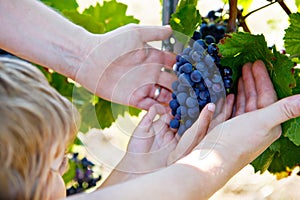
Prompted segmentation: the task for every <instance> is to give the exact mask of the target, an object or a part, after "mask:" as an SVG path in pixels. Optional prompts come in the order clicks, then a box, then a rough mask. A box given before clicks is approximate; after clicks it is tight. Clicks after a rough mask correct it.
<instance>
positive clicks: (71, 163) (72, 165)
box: [62, 159, 76, 184]
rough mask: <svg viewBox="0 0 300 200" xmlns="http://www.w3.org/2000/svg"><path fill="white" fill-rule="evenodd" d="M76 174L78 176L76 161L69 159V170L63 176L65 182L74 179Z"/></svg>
mask: <svg viewBox="0 0 300 200" xmlns="http://www.w3.org/2000/svg"><path fill="white" fill-rule="evenodd" d="M75 176H76V163H75V162H74V161H73V160H71V159H69V167H68V171H66V173H64V175H63V176H62V177H63V180H64V182H65V184H67V183H69V182H70V181H72V180H73V178H74V177H75Z"/></svg>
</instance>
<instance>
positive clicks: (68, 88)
mask: <svg viewBox="0 0 300 200" xmlns="http://www.w3.org/2000/svg"><path fill="white" fill-rule="evenodd" d="M50 84H51V86H52V87H54V88H55V89H56V90H57V91H58V92H59V93H60V94H61V95H63V96H65V97H67V98H68V99H69V100H71V99H72V94H73V87H74V84H73V83H70V82H69V81H68V79H67V78H66V77H65V76H63V75H60V74H58V73H55V72H54V73H52V79H51V82H50Z"/></svg>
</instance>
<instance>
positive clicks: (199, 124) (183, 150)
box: [168, 103, 215, 164]
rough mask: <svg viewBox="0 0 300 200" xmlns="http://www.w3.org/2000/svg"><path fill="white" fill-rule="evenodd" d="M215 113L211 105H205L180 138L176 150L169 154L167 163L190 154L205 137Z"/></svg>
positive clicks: (213, 106)
mask: <svg viewBox="0 0 300 200" xmlns="http://www.w3.org/2000/svg"><path fill="white" fill-rule="evenodd" d="M214 111H215V105H214V104H213V103H209V104H207V105H206V106H205V107H204V108H203V110H202V111H201V113H200V116H199V118H198V119H197V121H196V122H195V123H194V124H193V125H192V127H190V128H189V129H188V130H187V131H186V132H185V133H184V134H183V136H182V137H181V138H180V140H179V142H178V144H177V147H176V149H175V150H174V151H173V152H172V153H171V154H170V156H169V160H168V163H169V164H170V163H173V162H175V161H177V160H178V159H180V158H182V157H183V156H185V155H187V154H188V153H190V152H191V151H192V150H193V149H194V148H195V147H196V146H197V145H198V143H199V142H200V140H201V139H202V138H203V137H204V136H205V135H206V133H207V130H208V127H209V125H210V122H211V120H212V117H213V113H214Z"/></svg>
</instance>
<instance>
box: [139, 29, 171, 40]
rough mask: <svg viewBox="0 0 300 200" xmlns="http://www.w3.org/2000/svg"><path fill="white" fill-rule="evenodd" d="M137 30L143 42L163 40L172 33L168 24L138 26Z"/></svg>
mask: <svg viewBox="0 0 300 200" xmlns="http://www.w3.org/2000/svg"><path fill="white" fill-rule="evenodd" d="M138 31H139V33H140V37H141V40H142V41H143V42H150V41H158V40H165V39H167V38H168V37H170V36H171V34H172V29H171V27H170V26H139V27H138Z"/></svg>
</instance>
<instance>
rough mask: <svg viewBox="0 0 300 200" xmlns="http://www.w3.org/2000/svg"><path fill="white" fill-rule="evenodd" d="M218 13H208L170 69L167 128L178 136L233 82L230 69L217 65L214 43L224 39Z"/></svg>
mask: <svg viewBox="0 0 300 200" xmlns="http://www.w3.org/2000/svg"><path fill="white" fill-rule="evenodd" d="M222 11H223V10H222V9H220V10H217V11H210V12H209V13H208V15H207V16H206V17H205V18H203V23H202V24H201V26H200V28H199V31H198V30H197V31H195V32H194V35H193V37H192V38H191V40H190V42H189V47H187V48H185V49H184V50H183V51H182V53H181V54H179V55H178V56H177V58H176V64H175V65H174V67H173V70H174V71H175V73H176V75H177V77H178V80H177V81H175V82H173V84H172V89H173V94H172V100H171V101H170V102H169V106H170V108H171V109H172V115H173V116H174V118H173V119H172V120H171V121H170V127H171V128H174V129H178V134H179V135H180V136H181V135H182V134H183V133H184V132H185V131H186V129H188V128H189V127H191V126H192V124H193V123H194V122H195V121H196V119H197V118H198V116H199V114H200V112H201V110H202V109H203V108H204V106H205V105H206V104H207V103H209V102H213V103H216V102H217V100H218V99H220V98H222V97H223V95H224V96H225V95H226V93H230V92H231V89H232V86H233V80H232V70H231V68H230V67H227V66H222V65H221V64H220V60H221V59H220V55H219V51H218V47H217V45H216V43H219V41H220V40H221V39H222V38H223V37H224V36H225V33H226V22H225V21H224V20H222V19H221V13H222Z"/></svg>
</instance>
